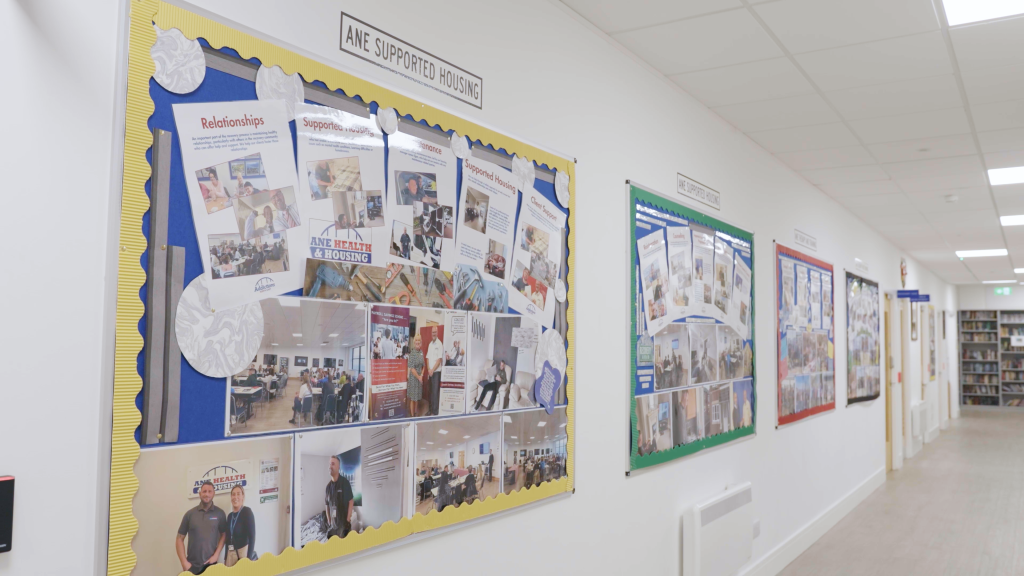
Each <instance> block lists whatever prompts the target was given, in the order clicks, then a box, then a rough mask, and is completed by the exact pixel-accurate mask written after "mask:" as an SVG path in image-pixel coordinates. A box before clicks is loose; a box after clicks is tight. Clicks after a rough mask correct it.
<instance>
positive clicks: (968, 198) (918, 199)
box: [907, 186, 995, 213]
mask: <svg viewBox="0 0 1024 576" xmlns="http://www.w3.org/2000/svg"><path fill="white" fill-rule="evenodd" d="M907 196H908V197H910V201H911V202H912V203H913V204H914V206H916V207H917V208H918V209H920V210H921V212H922V213H929V212H962V211H964V210H982V209H994V208H995V206H994V205H993V204H992V196H991V195H990V194H989V193H988V188H987V187H985V186H977V187H974V188H957V189H954V190H933V191H931V192H914V193H912V194H907ZM947 196H954V197H956V201H954V202H948V201H947V200H946V197H947Z"/></svg>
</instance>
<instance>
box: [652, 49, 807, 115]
mask: <svg viewBox="0 0 1024 576" xmlns="http://www.w3.org/2000/svg"><path fill="white" fill-rule="evenodd" d="M669 79H670V80H672V81H673V82H675V83H676V84H678V85H679V86H681V87H682V88H683V89H684V90H686V91H687V92H688V93H689V94H690V95H692V96H693V97H694V98H696V99H698V100H700V101H701V102H703V103H704V104H705V105H706V106H708V107H715V106H726V105H729V104H741V103H744V102H755V101H758V100H772V99H776V98H784V97H786V96H799V95H801V94H813V93H814V87H813V86H811V83H810V82H808V81H807V79H806V78H804V76H803V74H801V73H800V71H799V70H797V67H796V66H794V65H793V63H792V62H791V61H790V60H789V58H775V59H773V60H763V61H760V62H747V63H745V64H737V65H735V66H726V67H724V68H713V69H711V70H701V71H700V72H690V73H688V74H677V75H674V76H669Z"/></svg>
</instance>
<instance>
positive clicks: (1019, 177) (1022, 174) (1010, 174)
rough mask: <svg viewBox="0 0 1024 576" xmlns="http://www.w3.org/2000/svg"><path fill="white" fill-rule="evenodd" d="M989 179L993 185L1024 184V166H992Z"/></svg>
mask: <svg viewBox="0 0 1024 576" xmlns="http://www.w3.org/2000/svg"><path fill="white" fill-rule="evenodd" d="M988 181H989V182H991V183H992V185H993V186H1003V185H1005V184H1024V166H1016V167H1014V168H992V169H990V170H989V171H988Z"/></svg>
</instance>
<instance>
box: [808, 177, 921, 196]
mask: <svg viewBox="0 0 1024 576" xmlns="http://www.w3.org/2000/svg"><path fill="white" fill-rule="evenodd" d="M818 188H820V189H821V191H822V192H824V193H825V194H828V195H829V196H831V197H833V198H845V197H848V196H873V195H876V194H898V193H900V192H902V190H900V187H899V186H897V185H896V183H895V182H893V181H892V180H876V181H873V182H853V183H850V184H822V185H819V186H818Z"/></svg>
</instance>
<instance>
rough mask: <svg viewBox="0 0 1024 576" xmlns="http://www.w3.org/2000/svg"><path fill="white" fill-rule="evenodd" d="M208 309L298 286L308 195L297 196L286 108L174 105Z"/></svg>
mask: <svg viewBox="0 0 1024 576" xmlns="http://www.w3.org/2000/svg"><path fill="white" fill-rule="evenodd" d="M173 110H174V122H175V125H176V126H177V130H178V141H179V143H180V146H181V158H182V165H183V167H184V172H185V181H186V183H187V185H188V195H189V202H190V204H191V207H192V220H193V222H194V223H195V227H196V240H197V242H198V243H199V252H200V254H202V255H203V257H202V261H203V270H204V273H205V274H206V275H207V276H208V278H210V279H211V280H212V281H211V282H209V283H208V284H207V285H208V286H209V289H210V306H211V307H213V308H214V309H218V308H230V307H234V306H240V305H242V304H247V303H249V302H255V301H257V300H260V299H262V298H266V297H268V296H276V295H278V294H284V293H286V292H290V291H292V290H296V289H299V288H301V287H302V274H303V271H304V270H305V254H306V252H305V250H302V249H301V246H303V245H305V244H306V242H307V236H306V224H307V222H306V219H307V218H309V217H310V214H311V211H312V199H311V198H310V197H309V195H307V194H302V193H300V190H299V188H298V186H297V183H296V178H295V155H294V153H293V152H292V143H291V132H290V129H289V127H288V120H289V119H288V117H287V116H286V112H285V105H284V103H283V102H281V101H277V100H263V101H258V100H251V101H250V100H247V101H241V102H209V103H200V104H174V105H173Z"/></svg>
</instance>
